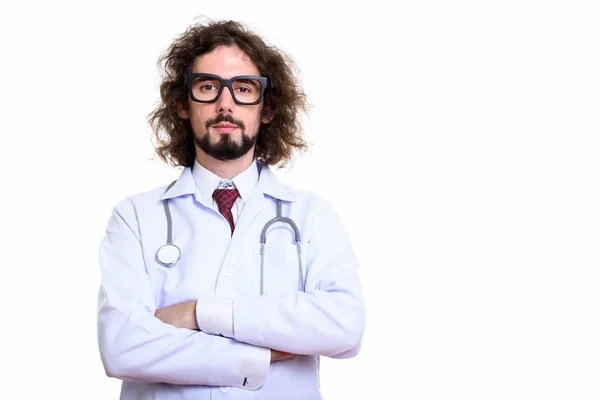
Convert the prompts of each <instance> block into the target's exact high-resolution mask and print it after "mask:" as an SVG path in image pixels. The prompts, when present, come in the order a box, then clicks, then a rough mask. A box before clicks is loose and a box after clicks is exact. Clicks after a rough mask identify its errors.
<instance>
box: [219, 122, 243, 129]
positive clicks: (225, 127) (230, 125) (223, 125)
mask: <svg viewBox="0 0 600 400" xmlns="http://www.w3.org/2000/svg"><path fill="white" fill-rule="evenodd" d="M213 127H215V128H220V129H233V128H237V125H233V124H227V123H219V124H216V125H213Z"/></svg>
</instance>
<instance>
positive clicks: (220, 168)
mask: <svg viewBox="0 0 600 400" xmlns="http://www.w3.org/2000/svg"><path fill="white" fill-rule="evenodd" d="M196 160H198V163H199V164H200V165H202V166H203V167H204V168H206V169H207V170H209V171H210V172H212V173H213V174H215V175H217V176H218V177H219V178H223V179H232V178H234V177H236V176H237V175H239V174H240V173H242V172H244V171H245V170H246V169H248V167H249V166H250V164H252V161H254V148H252V149H250V151H249V152H248V153H246V154H245V155H243V156H242V157H240V158H238V159H237V160H227V161H221V160H217V159H216V158H212V157H210V156H209V155H207V154H206V153H205V152H203V151H202V150H200V149H199V148H198V147H196Z"/></svg>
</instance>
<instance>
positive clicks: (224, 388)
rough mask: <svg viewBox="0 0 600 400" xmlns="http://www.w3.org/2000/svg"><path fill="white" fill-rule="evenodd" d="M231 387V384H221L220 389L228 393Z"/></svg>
mask: <svg viewBox="0 0 600 400" xmlns="http://www.w3.org/2000/svg"><path fill="white" fill-rule="evenodd" d="M229 389H230V387H229V386H221V387H220V388H219V390H220V391H221V392H223V393H227V392H229Z"/></svg>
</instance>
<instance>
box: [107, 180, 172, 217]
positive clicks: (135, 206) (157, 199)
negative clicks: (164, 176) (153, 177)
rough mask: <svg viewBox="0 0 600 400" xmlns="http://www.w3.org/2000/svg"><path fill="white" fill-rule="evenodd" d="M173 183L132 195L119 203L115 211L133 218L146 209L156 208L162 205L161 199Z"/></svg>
mask: <svg viewBox="0 0 600 400" xmlns="http://www.w3.org/2000/svg"><path fill="white" fill-rule="evenodd" d="M171 183H172V182H167V183H166V184H164V185H161V186H158V187H155V188H152V189H148V190H145V191H142V192H137V193H131V194H129V195H127V196H125V197H123V198H122V199H121V200H120V201H118V202H117V203H116V204H115V206H114V207H113V210H114V211H115V212H117V213H120V214H124V215H128V216H131V214H137V213H138V212H140V211H142V210H144V209H146V208H154V207H156V206H160V205H161V203H162V199H161V197H162V196H163V194H164V193H165V192H166V191H167V188H168V187H169V185H170V184H171Z"/></svg>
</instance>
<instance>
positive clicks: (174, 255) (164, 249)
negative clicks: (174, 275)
mask: <svg viewBox="0 0 600 400" xmlns="http://www.w3.org/2000/svg"><path fill="white" fill-rule="evenodd" d="M179 257H181V250H179V247H177V246H175V245H174V244H165V245H164V246H161V247H160V249H158V251H157V252H156V259H157V260H158V262H159V263H161V264H162V265H164V266H165V267H172V266H173V265H175V263H177V261H179Z"/></svg>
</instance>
